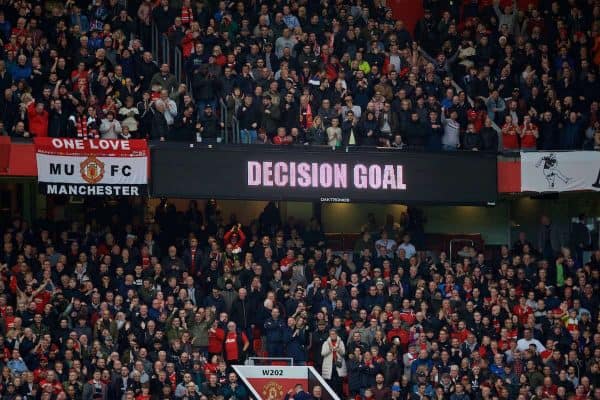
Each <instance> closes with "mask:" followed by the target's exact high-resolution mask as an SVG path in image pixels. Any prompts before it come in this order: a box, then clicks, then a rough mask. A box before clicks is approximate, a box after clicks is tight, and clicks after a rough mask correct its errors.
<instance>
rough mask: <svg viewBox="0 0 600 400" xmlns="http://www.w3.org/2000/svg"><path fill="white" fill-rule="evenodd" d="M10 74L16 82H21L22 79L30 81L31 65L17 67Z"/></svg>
mask: <svg viewBox="0 0 600 400" xmlns="http://www.w3.org/2000/svg"><path fill="white" fill-rule="evenodd" d="M10 74H11V75H12V77H13V80H14V81H15V82H18V81H20V80H21V79H25V80H27V79H29V77H30V76H31V65H29V64H25V65H24V66H20V65H15V66H14V67H13V68H12V69H11V70H10Z"/></svg>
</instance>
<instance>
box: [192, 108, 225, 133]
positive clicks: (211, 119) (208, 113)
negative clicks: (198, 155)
mask: <svg viewBox="0 0 600 400" xmlns="http://www.w3.org/2000/svg"><path fill="white" fill-rule="evenodd" d="M190 108H192V107H190ZM192 111H193V109H192ZM199 122H200V132H201V136H202V140H203V141H204V140H206V141H207V142H208V143H210V142H213V143H214V142H217V141H218V138H219V126H220V127H221V128H222V127H223V126H224V123H222V122H219V121H218V120H217V116H216V115H215V114H214V110H213V108H212V106H211V105H210V103H207V104H206V105H205V106H204V112H203V114H202V115H201V116H200V120H199Z"/></svg>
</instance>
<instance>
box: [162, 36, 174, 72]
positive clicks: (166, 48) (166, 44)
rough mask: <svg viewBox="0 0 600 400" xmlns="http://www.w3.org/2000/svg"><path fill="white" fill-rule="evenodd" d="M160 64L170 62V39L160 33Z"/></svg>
mask: <svg viewBox="0 0 600 400" xmlns="http://www.w3.org/2000/svg"><path fill="white" fill-rule="evenodd" d="M160 50H161V51H160V55H161V58H160V64H169V65H172V64H171V41H170V40H169V37H168V36H167V35H165V34H161V35H160Z"/></svg>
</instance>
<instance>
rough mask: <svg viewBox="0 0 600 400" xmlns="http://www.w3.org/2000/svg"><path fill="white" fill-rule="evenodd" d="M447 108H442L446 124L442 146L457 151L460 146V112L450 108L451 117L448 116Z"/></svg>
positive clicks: (442, 115)
mask: <svg viewBox="0 0 600 400" xmlns="http://www.w3.org/2000/svg"><path fill="white" fill-rule="evenodd" d="M445 114H446V110H445V109H444V108H442V113H441V119H442V125H443V126H444V135H443V136H442V147H443V149H444V150H448V151H455V150H458V148H459V146H460V139H459V138H460V123H459V122H458V113H457V112H456V111H455V110H450V115H449V118H446V115H445Z"/></svg>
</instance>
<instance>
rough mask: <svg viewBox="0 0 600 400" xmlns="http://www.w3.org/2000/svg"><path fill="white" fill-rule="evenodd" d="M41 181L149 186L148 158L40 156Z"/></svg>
mask: <svg viewBox="0 0 600 400" xmlns="http://www.w3.org/2000/svg"><path fill="white" fill-rule="evenodd" d="M36 159H37V163H38V180H39V181H40V182H47V183H81V184H95V183H100V184H104V185H145V184H146V183H147V182H148V173H147V172H148V168H147V162H148V161H147V159H146V157H85V156H83V157H82V156H59V155H49V154H41V153H38V154H36Z"/></svg>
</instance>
